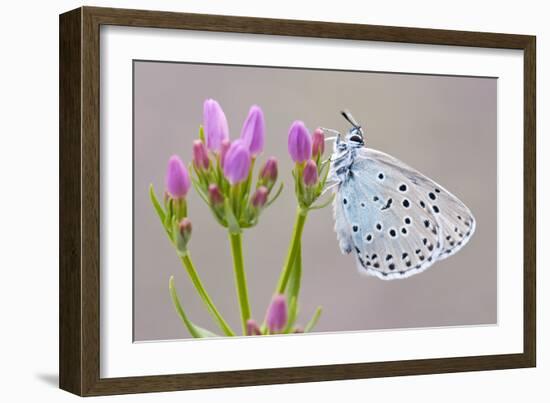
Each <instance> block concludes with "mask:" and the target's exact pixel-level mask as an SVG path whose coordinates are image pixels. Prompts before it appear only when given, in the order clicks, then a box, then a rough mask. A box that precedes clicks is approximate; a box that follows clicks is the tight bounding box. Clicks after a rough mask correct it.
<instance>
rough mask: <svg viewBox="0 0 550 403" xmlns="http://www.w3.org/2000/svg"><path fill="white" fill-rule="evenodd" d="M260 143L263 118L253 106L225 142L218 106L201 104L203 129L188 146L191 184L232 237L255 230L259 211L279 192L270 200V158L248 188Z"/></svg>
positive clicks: (208, 102)
mask: <svg viewBox="0 0 550 403" xmlns="http://www.w3.org/2000/svg"><path fill="white" fill-rule="evenodd" d="M264 138H265V121H264V114H263V112H262V109H261V108H260V107H259V106H256V105H253V106H252V107H251V108H250V111H249V112H248V116H247V117H246V119H245V121H244V124H243V127H242V130H241V135H240V137H239V138H238V139H235V140H233V141H231V140H230V138H229V127H228V124H227V119H226V117H225V114H224V112H223V110H222V108H221V106H220V104H219V103H218V102H217V101H215V100H213V99H208V100H206V101H205V102H204V108H203V126H202V127H201V129H200V135H199V139H197V140H195V141H194V143H193V163H192V167H193V171H194V173H195V178H193V184H194V185H195V188H196V190H197V192H198V193H199V195H200V196H201V197H202V199H203V200H204V201H205V202H206V203H207V204H208V205H209V207H210V209H211V211H212V213H213V214H214V217H215V218H216V220H217V221H218V222H219V223H220V224H221V225H222V226H224V227H227V228H229V229H230V231H231V232H232V233H238V232H240V230H241V229H242V228H249V227H252V226H254V225H256V224H257V222H258V218H259V216H260V213H261V212H262V210H263V209H264V208H266V207H267V206H268V205H270V204H271V203H272V202H273V201H274V200H275V198H276V197H277V196H278V195H279V194H280V192H281V190H282V187H279V189H278V190H277V191H276V192H273V193H274V195H273V196H272V189H273V187H274V185H275V182H276V181H277V160H276V159H275V158H274V157H270V158H269V159H268V160H267V161H266V162H265V163H264V164H263V165H262V167H261V168H260V171H259V175H258V178H257V180H256V183H255V185H254V186H253V168H254V165H255V162H256V158H257V157H258V156H259V155H260V154H261V153H262V152H263V148H264ZM270 196H272V197H270Z"/></svg>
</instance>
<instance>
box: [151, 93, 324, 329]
mask: <svg viewBox="0 0 550 403" xmlns="http://www.w3.org/2000/svg"><path fill="white" fill-rule="evenodd" d="M264 141H265V120H264V114H263V112H262V109H261V108H260V107H259V106H256V105H253V106H252V107H251V108H250V110H249V112H248V116H247V117H246V119H245V121H244V123H243V126H242V129H241V133H240V137H239V138H237V139H234V140H231V139H230V136H229V125H228V123H227V119H226V117H225V114H224V112H223V110H222V108H221V106H220V104H219V103H218V102H217V101H215V100H213V99H208V100H206V101H205V102H204V105H203V124H202V125H201V126H200V128H199V138H198V139H196V140H195V141H194V142H193V145H192V163H191V164H190V165H189V168H186V166H185V164H184V163H183V162H182V160H181V159H180V158H179V157H178V156H172V157H171V158H170V159H169V161H168V169H167V172H166V183H165V186H166V188H165V196H164V203H163V205H161V203H160V202H159V201H158V199H157V196H156V193H155V191H154V189H153V186H152V185H151V187H150V197H151V202H152V204H153V207H154V209H155V211H156V213H157V215H158V217H159V219H160V221H161V223H162V226H163V227H164V230H165V232H166V234H167V236H168V238H169V240H170V242H171V243H172V245H173V246H174V248H175V249H176V251H177V253H178V255H179V258H180V260H181V262H182V264H183V266H184V267H185V269H186V271H187V273H188V275H189V279H190V280H191V282H192V283H193V286H194V287H195V289H196V291H197V293H198V294H199V296H200V298H201V299H202V301H203V303H204V305H205V307H206V309H207V310H208V312H209V313H210V315H211V316H212V318H213V319H214V320H215V322H216V324H217V325H218V327H219V329H220V330H221V331H222V332H223V333H224V334H225V335H226V336H235V335H236V333H235V332H234V331H233V329H232V328H231V327H230V326H229V324H228V323H227V322H226V321H225V319H224V318H223V316H222V315H221V313H220V312H219V310H218V309H217V308H216V306H215V305H214V302H213V301H212V298H211V297H210V295H209V294H208V293H207V291H206V289H205V287H204V285H203V283H202V281H201V279H200V276H199V272H198V270H197V269H196V267H195V265H194V263H193V261H192V260H191V256H190V253H189V242H190V239H191V232H192V225H191V220H190V219H189V217H188V211H187V201H186V197H187V194H188V192H189V190H190V187H191V184H193V186H194V188H195V190H196V191H197V193H198V195H199V196H200V197H201V198H202V199H203V200H204V202H205V203H206V204H207V206H208V208H209V209H210V210H211V212H212V214H213V216H214V217H215V219H216V220H217V222H218V223H219V224H220V225H221V226H222V227H224V228H226V229H227V231H228V235H229V236H228V237H229V241H230V247H231V254H232V257H233V270H234V274H235V289H236V294H237V297H238V301H239V308H240V314H241V327H242V334H245V335H268V334H284V333H299V332H308V331H310V330H311V329H312V328H313V326H314V325H315V323H316V322H317V320H318V318H319V316H320V314H321V308H320V307H319V308H318V309H317V310H316V311H315V313H314V314H313V317H312V318H311V320H310V321H309V323H308V325H307V326H305V327H304V328H303V329H302V328H300V327H297V326H296V325H295V322H296V318H297V312H298V299H299V291H300V282H301V273H302V259H301V238H302V231H303V228H304V225H305V221H306V218H307V215H308V212H309V211H310V210H313V209H318V208H321V207H323V206H325V205H327V204H328V202H330V200H329V201H328V202H327V203H323V204H314V203H315V201H316V200H317V199H318V198H319V197H320V196H321V195H322V193H323V189H324V187H325V182H326V180H327V173H328V164H329V162H328V161H322V154H323V152H324V144H325V143H324V136H323V133H322V131H321V130H319V129H317V130H315V131H314V133H313V135H310V133H309V132H308V130H307V129H306V127H305V125H304V124H303V123H302V122H300V121H296V122H294V123H293V124H292V126H291V127H290V130H289V134H288V151H289V153H290V156H291V158H292V159H293V161H294V163H295V165H294V167H293V170H292V173H293V176H294V183H295V194H296V198H297V204H298V208H297V214H296V221H295V224H294V230H293V233H292V238H291V240H290V245H289V249H288V254H287V257H286V260H285V263H284V265H283V268H282V271H281V274H280V277H279V281H278V284H277V288H276V290H275V293H274V297H273V299H272V301H271V304H270V305H269V308H268V310H267V313H266V315H265V319H264V321H263V322H262V324H261V326H258V324H257V323H256V322H255V321H254V320H253V319H252V318H253V316H252V311H251V307H250V302H249V298H248V287H247V280H246V270H245V262H244V254H243V248H242V243H243V242H242V231H243V229H246V228H250V227H252V226H255V225H256V224H257V223H258V220H259V217H260V215H261V213H262V211H263V210H264V209H265V208H267V207H268V206H269V205H270V204H271V203H273V201H274V200H275V199H276V198H277V197H278V196H279V194H280V193H281V191H282V188H283V185H282V184H280V185H279V186H278V188H277V189H276V190H274V188H275V185H276V183H277V177H278V164H277V160H276V159H275V157H269V158H267V159H266V160H265V161H264V162H263V164H262V165H261V166H260V167H259V169H258V173H257V175H256V177H255V175H254V166H255V164H256V160H257V158H258V157H259V156H260V155H261V154H262V152H263V150H264ZM188 169H189V170H188ZM189 171H191V173H192V175H190V172H189ZM169 290H170V296H171V298H172V302H173V304H174V307H175V309H176V312H177V313H178V315H179V316H180V318H181V319H182V321H183V323H184V324H185V326H186V327H187V329H188V331H189V333H190V334H191V335H192V336H193V337H213V336H216V334H214V333H212V332H211V331H209V330H207V329H204V328H202V327H200V326H197V325H196V324H194V323H193V322H192V321H191V320H190V319H189V318H188V317H187V314H186V313H185V310H184V308H183V306H182V304H181V303H180V300H179V297H178V293H177V291H176V288H175V281H174V278H173V277H171V278H170V281H169ZM287 301H288V304H287Z"/></svg>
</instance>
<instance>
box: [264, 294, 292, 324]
mask: <svg viewBox="0 0 550 403" xmlns="http://www.w3.org/2000/svg"><path fill="white" fill-rule="evenodd" d="M287 319H288V318H287V307H286V298H285V296H284V295H282V294H278V295H275V296H274V297H273V300H272V301H271V304H270V305H269V308H267V317H266V323H267V327H268V328H269V331H270V332H271V333H277V332H280V331H281V330H283V329H284V328H285V325H286V322H287Z"/></svg>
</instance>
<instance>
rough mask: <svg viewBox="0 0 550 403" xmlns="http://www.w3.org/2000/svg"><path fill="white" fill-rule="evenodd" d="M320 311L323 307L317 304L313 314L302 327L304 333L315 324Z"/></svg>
mask: <svg viewBox="0 0 550 403" xmlns="http://www.w3.org/2000/svg"><path fill="white" fill-rule="evenodd" d="M322 311H323V308H321V307H320V306H318V307H317V309H316V310H315V313H314V314H313V317H312V318H311V320H310V321H309V322H308V324H307V325H306V327H305V328H304V333H309V332H311V331H312V330H313V328H314V327H315V325H316V324H317V321H318V320H319V317H320V316H321V313H322Z"/></svg>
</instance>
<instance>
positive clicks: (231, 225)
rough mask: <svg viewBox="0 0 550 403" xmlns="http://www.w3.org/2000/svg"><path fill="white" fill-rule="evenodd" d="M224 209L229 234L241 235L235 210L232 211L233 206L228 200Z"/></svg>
mask: <svg viewBox="0 0 550 403" xmlns="http://www.w3.org/2000/svg"><path fill="white" fill-rule="evenodd" d="M224 207H225V219H226V220H227V228H228V229H229V232H230V233H232V234H240V233H241V227H240V226H239V222H238V221H237V218H236V217H235V214H233V210H232V209H231V205H230V204H229V200H228V199H225V201H224Z"/></svg>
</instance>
